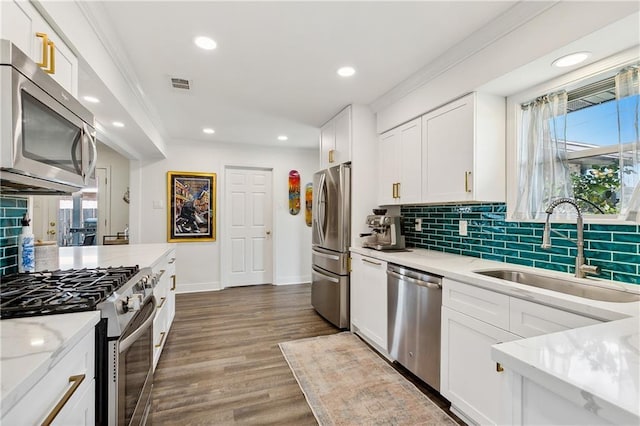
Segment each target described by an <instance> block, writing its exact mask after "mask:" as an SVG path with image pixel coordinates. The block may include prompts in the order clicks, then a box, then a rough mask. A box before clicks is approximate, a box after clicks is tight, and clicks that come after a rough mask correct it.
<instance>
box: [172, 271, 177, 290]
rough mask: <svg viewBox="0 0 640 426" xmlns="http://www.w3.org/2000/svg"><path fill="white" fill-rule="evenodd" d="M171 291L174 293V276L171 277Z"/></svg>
mask: <svg viewBox="0 0 640 426" xmlns="http://www.w3.org/2000/svg"><path fill="white" fill-rule="evenodd" d="M171 291H176V274H173V275H171Z"/></svg>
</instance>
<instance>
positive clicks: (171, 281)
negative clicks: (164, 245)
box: [153, 250, 176, 371]
mask: <svg viewBox="0 0 640 426" xmlns="http://www.w3.org/2000/svg"><path fill="white" fill-rule="evenodd" d="M175 262H176V253H175V250H172V251H170V252H169V253H168V254H167V255H166V256H164V257H163V258H162V259H161V260H160V262H159V263H158V265H156V266H155V267H154V268H153V269H154V272H155V274H156V278H157V280H158V281H157V283H156V286H155V288H154V289H153V295H154V296H155V298H156V303H157V306H156V317H155V318H154V320H153V371H155V369H156V366H157V365H158V361H159V360H160V354H162V349H164V345H165V343H166V341H167V337H168V335H169V330H170V329H171V325H172V324H173V317H174V316H175V313H176V263H175ZM156 270H157V272H156Z"/></svg>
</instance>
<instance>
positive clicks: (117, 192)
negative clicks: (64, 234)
mask: <svg viewBox="0 0 640 426" xmlns="http://www.w3.org/2000/svg"><path fill="white" fill-rule="evenodd" d="M96 167H97V168H108V169H109V170H110V173H111V182H110V192H111V199H110V204H109V205H110V211H109V217H110V218H111V219H110V221H109V222H108V223H109V226H108V227H107V229H106V232H107V234H108V235H112V234H115V233H116V232H123V231H124V228H125V227H126V226H127V225H128V224H129V204H127V203H125V202H124V200H123V199H122V197H123V195H124V193H125V191H126V190H127V188H128V187H129V159H128V158H125V157H123V156H122V155H120V154H118V153H117V152H115V151H114V150H112V149H111V148H109V147H108V146H106V145H104V144H102V143H99V144H98V161H97V163H96Z"/></svg>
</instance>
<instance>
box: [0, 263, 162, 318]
mask: <svg viewBox="0 0 640 426" xmlns="http://www.w3.org/2000/svg"><path fill="white" fill-rule="evenodd" d="M139 272H140V268H139V267H138V266H129V267H117V268H92V269H70V270H64V271H44V272H35V273H23V274H14V275H9V276H6V277H3V278H2V282H1V283H0V319H7V318H20V317H29V316H36V315H51V314H63V313H71V312H81V311H90V310H96V309H98V308H99V305H100V304H101V303H103V302H104V301H105V300H107V298H108V297H109V296H111V295H112V294H113V293H115V292H119V293H122V292H123V290H125V289H124V288H123V287H126V285H127V283H129V281H130V280H131V279H132V278H133V277H134V276H135V275H136V274H138V273H139ZM149 272H150V271H149Z"/></svg>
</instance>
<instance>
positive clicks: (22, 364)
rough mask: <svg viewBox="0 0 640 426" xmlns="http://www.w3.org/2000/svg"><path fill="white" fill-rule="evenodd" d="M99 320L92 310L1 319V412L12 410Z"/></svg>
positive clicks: (98, 315)
mask: <svg viewBox="0 0 640 426" xmlns="http://www.w3.org/2000/svg"><path fill="white" fill-rule="evenodd" d="M99 320H100V312H98V311H92V312H79V313H73V314H62V315H46V316H39V317H28V318H17V319H5V320H2V321H0V407H1V408H2V414H4V413H6V412H7V411H9V410H10V409H11V407H13V406H14V405H15V404H16V403H17V402H18V401H19V400H20V398H21V397H22V396H24V395H25V394H26V393H27V392H28V391H29V389H31V388H32V387H33V385H35V384H36V383H37V382H38V381H39V380H40V379H42V377H44V375H45V374H46V373H47V372H48V371H49V370H51V368H53V367H54V366H55V365H56V364H57V363H58V361H60V360H61V359H62V358H63V357H64V356H65V355H66V354H67V352H68V351H69V350H70V349H71V348H72V347H73V346H74V345H76V344H77V343H78V342H79V341H80V339H81V338H82V337H83V336H84V335H86V334H87V333H88V332H89V331H90V330H91V329H92V328H93V327H95V325H96V324H97V323H98V321H99ZM0 417H1V416H0Z"/></svg>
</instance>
